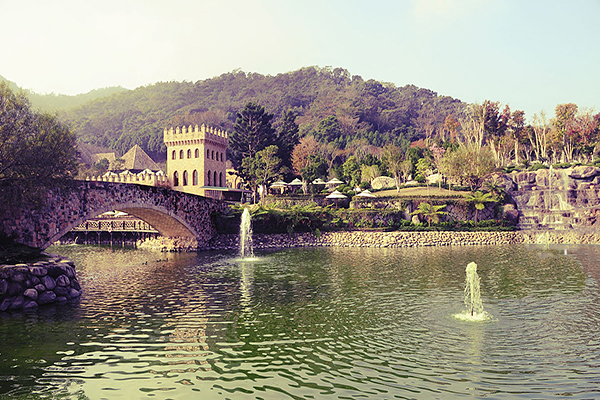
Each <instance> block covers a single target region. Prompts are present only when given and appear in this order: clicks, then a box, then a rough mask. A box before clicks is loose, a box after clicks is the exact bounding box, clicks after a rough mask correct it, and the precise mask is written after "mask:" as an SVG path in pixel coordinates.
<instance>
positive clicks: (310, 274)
mask: <svg viewBox="0 0 600 400" xmlns="http://www.w3.org/2000/svg"><path fill="white" fill-rule="evenodd" d="M48 251H50V252H53V253H59V254H62V255H64V256H66V257H69V258H71V259H72V260H73V261H75V263H76V266H77V271H78V277H79V281H80V283H81V285H82V287H83V295H82V297H81V299H80V301H79V302H77V303H74V304H68V305H63V306H52V307H43V308H40V309H39V310H37V311H35V312H33V313H5V314H0V342H1V343H2V344H1V347H0V397H2V398H5V397H6V398H23V399H25V398H77V399H85V398H89V399H128V400H131V399H145V398H148V399H189V398H211V399H212V398H215V399H322V398H331V399H334V398H335V399H357V398H363V399H364V398H369V399H432V398H439V399H453V398H457V399H460V398H481V397H485V398H492V399H513V398H523V399H534V398H535V399H540V398H562V397H570V398H575V399H585V398H587V399H589V398H598V397H600V374H598V371H600V289H599V286H598V280H599V279H600V247H598V246H566V245H565V246H550V248H546V246H535V245H510V246H509V245H507V246H495V247H492V246H461V247H423V248H399V249H383V248H380V249H373V248H330V247H328V248H305V249H287V250H280V251H270V252H261V251H255V255H256V258H255V259H254V260H252V261H246V260H240V259H239V257H238V255H237V254H235V253H217V252H204V253H186V254H181V253H153V252H146V251H141V250H135V249H123V248H112V249H111V248H110V247H96V246H77V245H74V246H55V247H53V248H50V249H49V250H48ZM565 251H566V254H565ZM472 261H473V262H475V263H477V264H478V274H479V277H480V280H481V297H482V300H483V307H484V310H485V311H486V313H488V314H489V316H490V318H489V319H488V320H486V321H480V322H473V321H463V320H460V319H457V318H456V317H455V315H456V314H457V313H460V312H462V311H464V309H465V305H464V303H463V297H464V294H463V289H464V286H465V267H466V265H467V264H468V263H470V262H472ZM193 396H196V397H193Z"/></svg>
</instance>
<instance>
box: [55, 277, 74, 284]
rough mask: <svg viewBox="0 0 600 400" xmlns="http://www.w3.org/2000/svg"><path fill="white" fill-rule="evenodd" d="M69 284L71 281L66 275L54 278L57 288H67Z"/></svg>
mask: <svg viewBox="0 0 600 400" xmlns="http://www.w3.org/2000/svg"><path fill="white" fill-rule="evenodd" d="M70 283H71V281H70V280H69V277H68V276H67V275H60V276H59V277H58V278H56V284H57V285H58V286H69V284H70Z"/></svg>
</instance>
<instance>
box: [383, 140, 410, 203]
mask: <svg viewBox="0 0 600 400" xmlns="http://www.w3.org/2000/svg"><path fill="white" fill-rule="evenodd" d="M383 157H384V159H385V163H386V166H387V169H388V171H389V173H390V174H392V176H393V177H394V181H396V192H398V193H400V184H401V183H402V158H403V157H404V152H403V151H402V149H401V148H400V147H398V146H395V145H393V144H388V145H386V146H385V147H384V148H383ZM411 167H412V165H411Z"/></svg>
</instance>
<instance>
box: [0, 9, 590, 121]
mask: <svg viewBox="0 0 600 400" xmlns="http://www.w3.org/2000/svg"><path fill="white" fill-rule="evenodd" d="M0 38H1V40H2V46H1V47H0V75H2V76H4V77H5V78H7V79H9V80H12V81H14V82H16V83H17V84H18V85H19V86H21V87H24V88H26V89H31V90H34V91H35V92H38V93H50V92H54V93H64V94H76V93H83V92H87V91H89V90H91V89H95V88H100V87H106V86H118V85H120V86H124V87H126V88H130V89H133V88H136V87H138V86H143V85H149V84H152V83H155V82H158V81H170V80H176V81H183V80H187V81H192V82H195V81H197V80H202V79H206V78H211V77H214V76H217V75H220V74H222V73H224V72H230V71H232V70H234V69H237V68H240V69H242V70H243V71H246V72H258V73H261V74H265V75H276V74H278V73H282V72H289V71H294V70H297V69H299V68H302V67H304V66H311V65H318V66H321V67H324V66H333V67H343V68H346V69H347V70H349V72H350V73H351V74H352V75H361V76H362V77H363V78H365V79H369V78H374V79H377V80H380V81H385V82H393V83H394V84H396V85H397V86H404V85H406V84H414V85H417V86H420V87H424V88H428V89H431V90H433V91H435V92H438V93H439V94H443V95H449V96H453V97H456V98H459V99H461V100H464V101H467V102H475V101H479V102H481V101H483V100H486V99H490V100H495V101H500V102H501V103H502V104H506V103H508V104H510V106H511V108H512V109H513V110H514V109H522V110H525V111H526V115H527V117H528V118H531V116H532V115H533V113H536V112H539V111H541V110H545V111H546V112H547V113H549V114H553V112H554V108H555V106H556V104H558V103H567V102H574V103H576V104H578V105H579V107H580V108H594V109H595V110H596V111H600V110H599V108H600V101H599V98H600V74H599V73H598V72H599V71H600V51H599V45H598V43H600V0H565V1H555V0H412V1H410V0H396V1H392V0H385V1H383V0H382V1H378V0H366V1H361V0H330V1H328V0H290V1H287V0H215V1H212V0H166V1H159V0H100V1H88V0H51V1H50V0H39V1H30V0H0Z"/></svg>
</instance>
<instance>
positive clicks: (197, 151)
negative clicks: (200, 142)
mask: <svg viewBox="0 0 600 400" xmlns="http://www.w3.org/2000/svg"><path fill="white" fill-rule="evenodd" d="M194 157H195V158H198V157H200V150H198V149H196V151H195V152H194Z"/></svg>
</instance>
